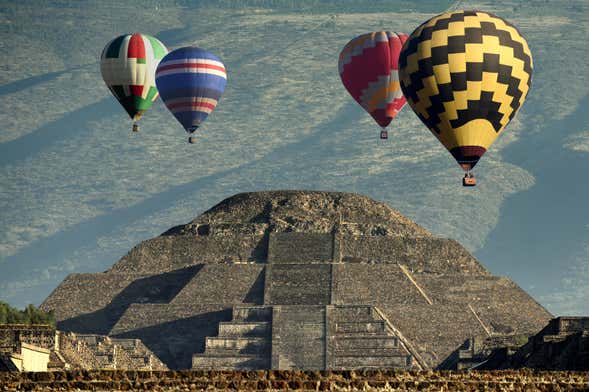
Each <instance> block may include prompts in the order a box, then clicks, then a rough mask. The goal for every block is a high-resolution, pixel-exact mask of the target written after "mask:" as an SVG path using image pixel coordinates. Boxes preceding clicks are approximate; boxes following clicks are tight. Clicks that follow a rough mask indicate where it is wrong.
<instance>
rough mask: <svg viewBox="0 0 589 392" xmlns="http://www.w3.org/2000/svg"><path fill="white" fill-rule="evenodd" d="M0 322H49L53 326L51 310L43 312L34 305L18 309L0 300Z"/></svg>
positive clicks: (53, 320)
mask: <svg viewBox="0 0 589 392" xmlns="http://www.w3.org/2000/svg"><path fill="white" fill-rule="evenodd" d="M0 324H49V325H52V326H55V316H53V312H49V313H47V312H44V311H42V310H40V309H38V308H37V307H35V306H34V305H31V304H29V305H27V307H26V308H25V309H24V310H18V309H16V308H13V307H12V306H10V305H8V304H7V303H6V302H2V301H0Z"/></svg>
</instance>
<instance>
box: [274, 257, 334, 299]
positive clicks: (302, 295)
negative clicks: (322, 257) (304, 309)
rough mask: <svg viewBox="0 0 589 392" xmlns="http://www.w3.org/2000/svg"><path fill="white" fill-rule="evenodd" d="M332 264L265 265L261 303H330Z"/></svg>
mask: <svg viewBox="0 0 589 392" xmlns="http://www.w3.org/2000/svg"><path fill="white" fill-rule="evenodd" d="M331 269H332V264H268V266H267V267H266V271H267V276H266V282H267V283H266V286H265V290H264V303H265V304H268V305H326V304H329V303H331V280H332V276H331Z"/></svg>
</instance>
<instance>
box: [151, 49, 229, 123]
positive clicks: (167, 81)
mask: <svg viewBox="0 0 589 392" xmlns="http://www.w3.org/2000/svg"><path fill="white" fill-rule="evenodd" d="M226 83H227V73H226V71H225V66H224V65H223V63H222V62H221V60H220V59H219V58H218V57H217V56H215V55H214V54H212V53H209V52H207V51H206V50H204V49H201V48H197V47H194V46H191V47H184V48H180V49H176V50H174V51H172V52H170V53H169V54H168V55H166V57H164V59H163V60H162V61H161V62H160V64H159V66H158V67H157V70H156V85H157V88H158V90H159V93H160V95H161V96H162V100H163V101H164V103H165V104H166V107H167V108H168V110H170V112H172V114H173V115H174V116H175V117H176V119H177V120H178V121H179V122H180V124H182V126H183V127H184V129H186V132H188V133H192V132H194V131H195V130H196V129H197V128H198V127H199V126H200V124H201V123H202V122H203V121H204V120H205V119H206V118H207V117H208V115H209V114H210V113H211V112H212V111H213V109H215V107H216V106H217V103H218V101H219V98H220V97H221V94H223V91H224V90H225V84H226Z"/></svg>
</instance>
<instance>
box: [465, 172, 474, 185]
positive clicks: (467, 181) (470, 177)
mask: <svg viewBox="0 0 589 392" xmlns="http://www.w3.org/2000/svg"><path fill="white" fill-rule="evenodd" d="M476 184H477V179H476V178H474V176H473V175H472V174H465V175H464V177H463V178H462V186H475V185H476Z"/></svg>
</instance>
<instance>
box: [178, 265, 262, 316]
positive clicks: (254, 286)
mask: <svg viewBox="0 0 589 392" xmlns="http://www.w3.org/2000/svg"><path fill="white" fill-rule="evenodd" d="M199 266H200V267H201V268H200V269H199V271H198V273H197V274H195V275H194V276H193V278H192V279H191V280H190V281H189V282H188V283H187V284H186V285H185V286H184V287H183V288H182V290H181V291H180V292H179V293H178V295H176V297H175V298H174V300H173V301H172V303H173V304H176V305H178V304H190V303H193V302H194V301H195V299H196V298H198V302H199V303H201V304H206V303H225V304H228V305H229V307H230V306H231V305H232V304H238V303H242V302H243V303H253V304H261V303H262V302H263V295H264V277H265V271H264V270H265V266H264V265H263V264H256V263H250V264H218V263H215V264H200V265H199Z"/></svg>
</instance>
